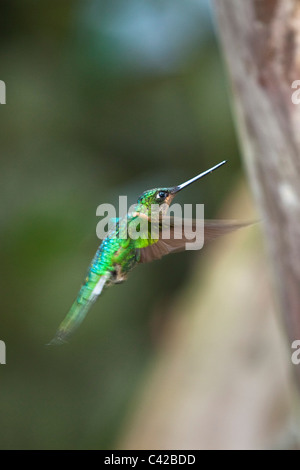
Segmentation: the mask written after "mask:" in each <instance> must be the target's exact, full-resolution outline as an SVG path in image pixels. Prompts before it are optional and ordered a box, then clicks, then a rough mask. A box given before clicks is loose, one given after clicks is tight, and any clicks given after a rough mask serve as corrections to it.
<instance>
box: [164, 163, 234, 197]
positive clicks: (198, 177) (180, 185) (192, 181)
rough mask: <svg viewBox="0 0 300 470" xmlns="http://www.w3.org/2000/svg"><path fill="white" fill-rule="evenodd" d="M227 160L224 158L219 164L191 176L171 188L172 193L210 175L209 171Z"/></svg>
mask: <svg viewBox="0 0 300 470" xmlns="http://www.w3.org/2000/svg"><path fill="white" fill-rule="evenodd" d="M226 162H227V160H224V161H223V162H221V163H218V164H217V165H215V166H213V167H212V168H210V169H209V170H206V171H204V172H203V173H200V175H197V176H194V178H191V179H190V180H188V181H186V182H185V183H182V184H179V185H178V186H174V188H172V189H171V191H170V192H171V194H176V193H178V192H179V191H181V190H182V189H183V188H186V187H187V186H189V185H190V184H192V183H194V182H195V181H197V180H199V179H200V178H202V177H203V176H205V175H208V174H209V173H212V172H213V171H214V170H216V169H217V168H219V167H220V166H222V165H224V164H225V163H226Z"/></svg>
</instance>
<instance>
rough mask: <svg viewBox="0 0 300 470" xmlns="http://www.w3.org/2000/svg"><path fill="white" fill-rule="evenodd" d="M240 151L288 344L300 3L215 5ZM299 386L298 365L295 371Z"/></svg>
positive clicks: (294, 304)
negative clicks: (260, 227) (293, 99)
mask: <svg viewBox="0 0 300 470" xmlns="http://www.w3.org/2000/svg"><path fill="white" fill-rule="evenodd" d="M214 5H215V11H216V15H217V20H218V21H217V23H218V31H219V34H220V39H221V43H222V47H223V52H224V56H225V60H226V63H227V67H228V72H229V76H230V82H231V87H232V95H233V103H234V111H235V117H236V123H237V129H238V133H239V137H240V142H241V148H242V152H243V155H244V158H245V162H246V167H247V170H248V174H249V177H250V182H251V185H252V189H253V193H254V196H255V199H256V202H257V206H258V209H259V211H260V213H261V216H262V223H263V226H264V231H265V237H266V242H267V246H268V248H269V251H270V254H271V258H272V262H273V263H272V266H273V271H274V279H275V286H276V290H277V296H278V299H279V303H280V307H281V311H282V314H283V318H284V320H285V324H286V327H287V331H288V335H289V341H290V342H292V341H293V340H295V339H300V104H299V105H297V104H293V102H292V99H291V98H292V94H293V93H294V92H295V89H292V83H293V82H294V81H295V80H299V79H300V2H299V0H243V1H241V0H214ZM293 367H294V368H295V370H296V373H297V376H298V379H299V383H300V366H293Z"/></svg>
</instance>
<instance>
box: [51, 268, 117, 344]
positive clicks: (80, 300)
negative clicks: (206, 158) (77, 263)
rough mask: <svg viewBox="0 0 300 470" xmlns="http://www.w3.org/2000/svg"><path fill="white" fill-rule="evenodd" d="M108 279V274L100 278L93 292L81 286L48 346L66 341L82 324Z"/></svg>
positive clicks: (86, 286)
mask: <svg viewBox="0 0 300 470" xmlns="http://www.w3.org/2000/svg"><path fill="white" fill-rule="evenodd" d="M108 277H109V274H104V275H103V276H101V277H100V279H99V281H98V282H97V284H96V285H95V286H94V288H93V290H90V288H89V287H88V285H87V284H85V285H83V286H82V288H81V291H80V294H79V296H78V297H77V299H76V300H75V302H74V303H73V305H72V307H71V309H70V310H69V313H68V314H67V316H66V317H65V319H64V320H63V321H62V323H61V324H60V326H59V328H58V330H57V332H56V334H55V336H54V338H53V339H52V340H51V341H50V343H48V346H54V345H60V344H63V343H65V342H66V341H67V339H68V338H69V336H70V335H71V334H72V333H73V332H74V331H75V330H76V329H77V328H78V327H79V325H80V324H81V323H82V321H83V320H84V318H85V316H86V314H87V313H88V311H89V310H90V308H91V306H92V305H93V304H94V303H95V301H96V300H97V298H98V296H99V295H100V294H101V292H102V290H103V288H104V286H105V284H106V282H107V280H108Z"/></svg>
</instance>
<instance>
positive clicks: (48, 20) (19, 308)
mask: <svg viewBox="0 0 300 470" xmlns="http://www.w3.org/2000/svg"><path fill="white" fill-rule="evenodd" d="M0 37H1V45H0V79H1V80H4V81H5V83H6V86H7V104H6V105H2V106H0V161H1V172H0V181H1V199H2V203H1V205H0V208H1V219H0V220H1V228H0V231H1V245H0V250H1V251H0V262H1V282H0V285H1V290H2V295H1V322H0V339H2V340H4V341H5V342H6V346H7V365H6V366H0V425H1V429H2V432H1V433H0V448H2V449H7V448H10V449H12V448H22V449H23V448H25V449H30V448H36V449H42V448H45V449H49V448H60V449H63V448H70V449H80V448H98V449H106V448H113V447H115V446H116V445H117V442H118V439H119V435H120V429H122V426H123V425H124V419H125V417H126V419H128V414H130V412H131V411H130V410H132V409H133V408H134V402H135V397H136V390H137V389H138V387H139V386H140V385H141V383H143V381H144V379H145V377H146V376H147V371H148V370H149V368H151V366H152V362H153V360H154V358H155V355H156V353H157V348H158V346H157V341H158V340H157V336H158V330H159V326H157V324H156V313H155V312H158V311H159V312H162V314H161V316H162V317H163V315H164V311H165V312H166V315H167V311H168V306H169V304H170V302H172V299H173V297H174V295H177V294H178V292H179V291H180V290H182V289H184V288H185V287H186V284H187V282H188V273H190V271H191V269H192V267H193V265H194V264H195V262H197V263H198V262H200V263H201V252H200V253H194V252H188V253H182V254H178V255H174V256H170V257H166V258H164V259H163V260H161V261H160V262H155V263H153V264H151V265H145V266H140V267H139V268H137V269H136V270H135V271H133V272H132V274H131V276H130V278H129V280H128V281H127V282H126V283H124V284H122V285H120V286H116V287H114V288H112V289H109V290H107V291H105V293H104V295H103V296H102V297H101V299H100V300H99V301H98V302H97V304H96V305H95V306H94V308H93V310H92V311H91V313H90V314H89V316H88V317H87V319H86V321H85V322H84V324H83V325H82V327H81V328H80V329H79V330H78V332H77V333H76V335H74V337H73V338H72V340H71V341H70V342H69V343H68V344H67V345H65V346H63V347H61V348H47V347H46V346H45V344H46V343H47V342H48V341H49V340H50V339H51V338H52V336H53V334H54V332H55V330H56V328H57V326H58V324H59V323H60V321H61V320H62V319H63V317H64V315H65V314H66V312H67V310H68V309H69V307H70V306H71V303H72V301H73V300H74V298H75V296H76V294H77V291H78V289H79V287H80V284H81V281H82V280H83V277H84V275H85V272H86V269H87V266H88V264H89V262H90V260H91V258H92V256H93V255H94V252H95V251H96V249H97V246H98V244H99V240H98V239H97V238H96V233H95V229H96V224H97V222H98V220H97V218H96V207H97V206H98V205H99V204H101V203H103V202H108V203H116V202H117V201H118V196H119V195H121V194H122V195H128V197H129V202H130V203H133V202H134V201H135V200H136V199H137V197H138V195H139V194H140V193H141V192H142V191H144V190H145V189H148V188H151V187H155V186H166V185H173V184H177V183H181V182H183V181H184V180H186V179H188V178H190V177H192V176H194V175H196V174H197V173H199V172H201V171H204V170H206V169H207V168H209V167H210V166H212V165H214V164H216V163H218V162H219V161H221V160H223V159H225V158H226V159H228V160H229V164H228V165H226V167H224V168H222V169H221V170H219V171H218V172H216V173H214V174H213V176H210V177H208V178H207V179H205V180H203V181H201V183H199V184H197V185H193V186H191V187H190V188H189V189H188V190H186V191H185V192H182V193H181V194H180V196H178V200H177V202H181V203H204V204H205V213H206V216H207V217H214V216H216V214H217V211H218V209H219V208H220V206H221V205H222V203H223V201H224V200H225V199H226V198H227V196H228V195H229V193H230V191H231V189H232V187H233V185H234V184H235V183H236V182H237V181H238V180H239V179H240V178H241V169H240V161H239V156H238V150H237V143H236V139H235V135H234V130H233V124H232V119H231V115H230V109H229V103H228V97H227V90H226V81H225V77H224V70H223V64H222V60H221V57H220V53H219V50H218V46H217V42H216V38H215V34H214V29H213V23H212V17H211V11H210V6H209V4H208V2H207V1H205V0H147V1H142V0H126V1H124V0H113V1H111V0H106V1H102V0H90V1H83V0H81V1H80V0H79V1H72V0H65V1H63V2H61V1H57V0H51V1H50V0H46V1H43V2H36V1H33V0H26V1H25V2H24V1H21V0H19V1H17V0H2V1H1V5H0ZM233 216H234V214H233Z"/></svg>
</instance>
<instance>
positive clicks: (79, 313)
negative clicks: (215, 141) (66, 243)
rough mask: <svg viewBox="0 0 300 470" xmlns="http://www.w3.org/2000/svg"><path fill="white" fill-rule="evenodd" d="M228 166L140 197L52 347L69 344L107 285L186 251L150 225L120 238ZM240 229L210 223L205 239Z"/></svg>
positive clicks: (105, 247) (100, 254) (97, 260)
mask: <svg viewBox="0 0 300 470" xmlns="http://www.w3.org/2000/svg"><path fill="white" fill-rule="evenodd" d="M224 163H226V162H225V161H223V162H221V163H219V164H218V165H216V166H214V167H213V168H211V169H210V170H207V171H205V172H204V173H201V174H200V175H198V176H196V177H195V178H192V179H191V180H189V181H187V182H186V183H183V184H181V185H178V186H175V187H171V188H156V189H151V190H149V191H145V192H144V193H143V194H142V195H141V196H140V197H139V199H138V201H137V204H136V205H135V207H134V211H133V212H130V213H128V214H127V215H126V217H124V218H122V219H118V220H117V221H116V225H115V228H114V229H113V230H111V231H110V232H109V233H108V234H107V236H106V238H105V239H104V240H103V241H102V243H101V244H100V246H99V248H98V250H97V252H96V254H95V256H94V258H93V260H92V262H91V265H90V267H89V269H88V272H87V275H86V278H85V281H84V283H83V285H82V287H81V289H80V291H79V293H78V296H77V298H76V300H75V302H74V303H73V305H72V307H71V309H70V311H69V313H68V314H67V316H66V318H65V319H64V320H63V322H62V323H61V325H60V327H59V329H58V331H57V333H56V335H55V337H54V339H53V340H52V341H51V343H50V344H60V343H63V342H65V340H66V339H67V337H68V336H69V335H70V334H71V333H72V332H73V331H74V330H75V329H76V328H77V327H78V326H79V325H80V323H81V322H82V320H83V319H84V317H85V315H86V314H87V312H88V310H89V309H90V308H91V306H92V305H93V303H94V302H95V301H96V299H97V298H98V296H99V295H100V294H101V292H102V290H103V288H104V286H109V285H112V284H117V283H120V282H122V281H124V280H125V279H126V278H127V275H128V273H129V272H130V271H131V270H132V269H133V268H134V267H135V266H136V265H137V264H139V263H145V262H148V261H151V260H153V259H159V258H161V257H162V256H163V255H165V254H167V253H170V252H172V251H180V250H183V249H184V245H185V241H186V240H185V239H182V240H174V239H172V238H170V240H167V241H166V240H164V243H163V244H162V243H160V239H159V238H158V239H153V238H151V226H150V225H151V224H150V223H149V224H147V227H148V229H147V230H148V234H147V237H144V238H137V239H132V238H130V237H127V238H123V237H120V236H119V235H120V233H124V231H126V232H128V229H129V228H130V225H131V224H133V223H136V221H137V219H140V218H144V219H145V218H147V220H148V217H149V215H150V213H151V206H152V205H154V204H156V205H157V204H158V205H159V210H161V215H162V216H163V215H164V214H165V212H166V209H167V208H168V206H169V205H170V203H171V202H172V200H173V198H174V197H175V195H176V194H177V193H178V192H179V191H180V190H181V189H183V188H184V187H186V186H188V185H189V184H191V183H193V182H194V181H196V180H198V179H200V178H201V177H202V176H205V175H206V174H208V173H210V172H212V171H213V170H215V169H216V168H218V167H220V166H221V165H223V164H224ZM239 226H240V225H237V224H232V223H231V224H230V223H229V224H228V223H227V224H226V223H224V222H223V223H220V222H216V221H208V222H207V225H205V240H206V239H210V238H216V237H217V236H219V235H222V234H223V233H228V232H230V231H232V230H234V229H236V228H238V227H239ZM173 238H174V237H173Z"/></svg>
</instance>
